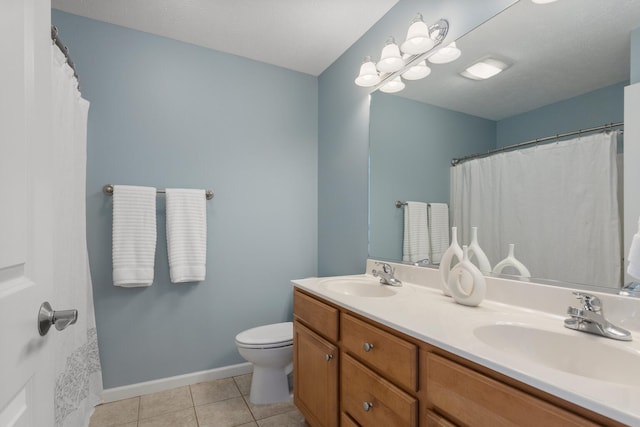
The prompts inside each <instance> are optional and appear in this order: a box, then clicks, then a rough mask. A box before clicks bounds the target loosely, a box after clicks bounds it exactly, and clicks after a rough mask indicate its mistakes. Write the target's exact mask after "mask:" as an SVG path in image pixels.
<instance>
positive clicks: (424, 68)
mask: <svg viewBox="0 0 640 427" xmlns="http://www.w3.org/2000/svg"><path fill="white" fill-rule="evenodd" d="M429 74H431V68H429V66H428V65H427V62H426V61H425V60H424V59H423V60H422V61H420V62H418V63H417V64H415V65H413V66H412V67H410V68H408V69H407V71H405V72H403V73H402V78H403V79H406V80H420V79H424V78H425V77H427V76H428V75H429Z"/></svg>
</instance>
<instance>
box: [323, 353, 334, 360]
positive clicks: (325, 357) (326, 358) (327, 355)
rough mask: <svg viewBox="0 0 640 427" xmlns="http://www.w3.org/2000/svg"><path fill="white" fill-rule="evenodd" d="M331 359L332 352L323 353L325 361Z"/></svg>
mask: <svg viewBox="0 0 640 427" xmlns="http://www.w3.org/2000/svg"><path fill="white" fill-rule="evenodd" d="M331 359H333V354H325V355H324V360H326V361H327V362H328V361H330V360H331Z"/></svg>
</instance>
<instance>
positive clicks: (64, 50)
mask: <svg viewBox="0 0 640 427" xmlns="http://www.w3.org/2000/svg"><path fill="white" fill-rule="evenodd" d="M51 40H52V41H53V43H54V44H55V45H56V46H58V48H59V49H60V50H61V51H62V53H64V57H65V58H66V59H67V64H69V67H71V69H72V70H73V77H75V78H76V80H78V73H76V65H75V64H74V63H73V61H72V60H71V58H70V57H69V48H67V47H66V46H65V45H64V44H62V40H60V37H58V28H57V27H56V26H55V25H52V26H51Z"/></svg>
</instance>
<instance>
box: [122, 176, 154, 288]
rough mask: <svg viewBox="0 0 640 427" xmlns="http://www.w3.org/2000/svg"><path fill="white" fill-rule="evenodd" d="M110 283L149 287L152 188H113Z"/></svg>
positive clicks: (151, 254)
mask: <svg viewBox="0 0 640 427" xmlns="http://www.w3.org/2000/svg"><path fill="white" fill-rule="evenodd" d="M112 234H113V243H112V260H113V284H114V285H116V286H124V287H136V286H150V285H151V284H152V283H153V272H154V261H155V254H156V189H155V188H152V187H137V186H132V185H114V186H113V228H112Z"/></svg>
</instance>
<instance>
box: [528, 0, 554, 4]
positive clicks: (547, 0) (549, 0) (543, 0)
mask: <svg viewBox="0 0 640 427" xmlns="http://www.w3.org/2000/svg"><path fill="white" fill-rule="evenodd" d="M531 1H532V2H534V3H535V4H547V3H553V2H555V1H557V0H531Z"/></svg>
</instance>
